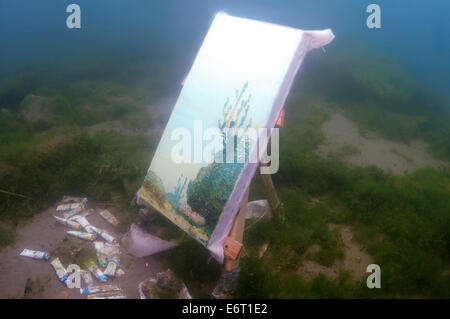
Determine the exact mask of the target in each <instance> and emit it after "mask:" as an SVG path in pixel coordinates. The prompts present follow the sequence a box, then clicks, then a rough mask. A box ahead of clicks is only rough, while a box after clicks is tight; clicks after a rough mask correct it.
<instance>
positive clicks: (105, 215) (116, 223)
mask: <svg viewBox="0 0 450 319" xmlns="http://www.w3.org/2000/svg"><path fill="white" fill-rule="evenodd" d="M99 214H100V216H102V217H103V218H104V219H106V221H107V222H108V223H110V224H111V225H113V226H114V227H117V226H119V221H118V220H117V218H116V217H114V215H113V214H111V213H110V212H109V210H107V209H105V210H102V211H101V212H100V213H99Z"/></svg>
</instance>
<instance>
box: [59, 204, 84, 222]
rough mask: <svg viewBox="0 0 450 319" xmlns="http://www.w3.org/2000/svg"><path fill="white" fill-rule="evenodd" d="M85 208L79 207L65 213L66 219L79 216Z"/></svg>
mask: <svg viewBox="0 0 450 319" xmlns="http://www.w3.org/2000/svg"><path fill="white" fill-rule="evenodd" d="M83 210H84V207H78V208H75V209H72V210H69V211H66V212H64V213H63V216H64V218H65V219H70V220H72V219H73V218H72V216H77V214H79V213H81V212H82V211H83Z"/></svg>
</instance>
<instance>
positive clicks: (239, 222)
mask: <svg viewBox="0 0 450 319" xmlns="http://www.w3.org/2000/svg"><path fill="white" fill-rule="evenodd" d="M248 192H249V191H248V190H247V192H246V194H245V196H244V198H243V199H242V203H241V206H240V208H239V213H238V214H237V215H236V218H235V219H234V223H233V226H232V228H231V231H230V235H229V236H228V237H227V239H226V240H225V243H224V254H225V261H224V267H225V270H233V269H236V268H238V267H239V255H240V252H241V249H242V241H243V239H244V227H245V214H246V211H247V202H248ZM227 245H228V247H227Z"/></svg>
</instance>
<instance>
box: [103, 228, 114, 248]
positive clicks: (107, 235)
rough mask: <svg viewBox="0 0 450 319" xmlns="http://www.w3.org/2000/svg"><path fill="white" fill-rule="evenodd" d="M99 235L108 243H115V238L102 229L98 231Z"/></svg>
mask: <svg viewBox="0 0 450 319" xmlns="http://www.w3.org/2000/svg"><path fill="white" fill-rule="evenodd" d="M100 236H101V237H102V238H103V239H104V240H106V241H107V242H108V243H110V244H113V245H115V244H117V240H116V239H115V238H114V237H113V236H111V235H110V234H108V233H107V232H105V231H102V232H101V233H100Z"/></svg>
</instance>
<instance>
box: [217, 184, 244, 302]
mask: <svg viewBox="0 0 450 319" xmlns="http://www.w3.org/2000/svg"><path fill="white" fill-rule="evenodd" d="M248 193H249V192H248V190H247V192H246V194H245V196H244V198H243V200H242V203H241V206H240V208H239V212H238V214H237V215H236V217H235V219H234V222H233V226H232V228H231V231H230V235H229V237H230V238H231V239H233V240H235V241H237V242H239V243H242V240H243V239H244V227H245V215H246V211H247V202H248ZM238 276H239V255H238V256H237V258H235V259H232V258H225V260H224V267H223V270H222V275H221V278H220V281H219V283H218V285H217V286H216V288H215V289H214V291H213V292H212V297H213V298H216V299H221V298H227V295H228V294H229V293H231V292H233V290H234V287H235V286H236V283H237V279H238Z"/></svg>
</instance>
